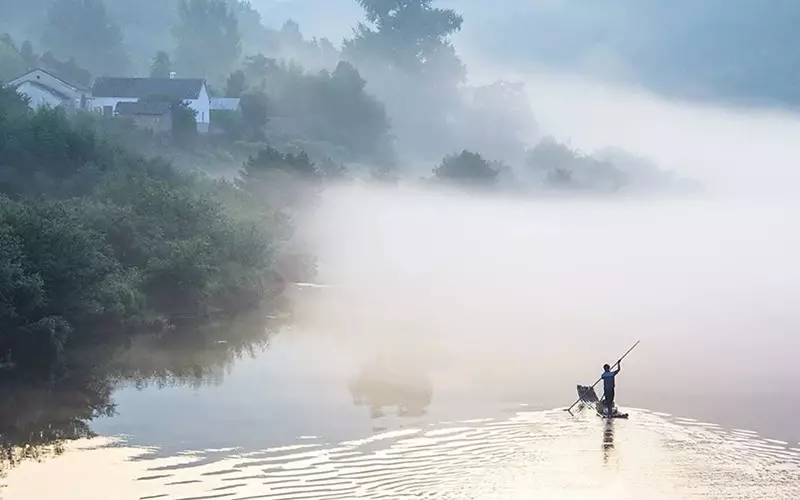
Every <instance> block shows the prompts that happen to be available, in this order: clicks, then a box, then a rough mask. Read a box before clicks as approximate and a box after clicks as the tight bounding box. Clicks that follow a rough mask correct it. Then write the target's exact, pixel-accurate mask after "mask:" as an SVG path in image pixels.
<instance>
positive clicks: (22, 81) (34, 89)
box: [7, 68, 90, 111]
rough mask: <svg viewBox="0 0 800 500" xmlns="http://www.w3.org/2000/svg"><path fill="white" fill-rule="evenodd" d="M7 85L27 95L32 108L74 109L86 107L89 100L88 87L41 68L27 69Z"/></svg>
mask: <svg viewBox="0 0 800 500" xmlns="http://www.w3.org/2000/svg"><path fill="white" fill-rule="evenodd" d="M7 85H8V86H10V87H12V88H14V89H16V90H17V92H19V93H20V94H22V95H24V96H26V97H28V99H30V106H31V107H32V108H34V109H36V108H40V107H43V106H49V107H51V108H57V107H62V108H64V109H66V110H69V111H74V110H76V109H86V108H87V107H88V102H89V100H90V92H89V89H88V88H86V87H83V86H82V85H79V84H76V83H72V82H68V81H66V80H64V79H63V78H60V77H58V76H56V75H54V74H52V73H50V72H48V71H46V70H43V69H41V68H36V69H33V70H31V71H28V72H27V73H25V74H24V75H21V76H19V77H17V78H15V79H13V80H11V81H10V82H8V84H7Z"/></svg>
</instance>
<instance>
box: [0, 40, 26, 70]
mask: <svg viewBox="0 0 800 500" xmlns="http://www.w3.org/2000/svg"><path fill="white" fill-rule="evenodd" d="M27 67H28V63H27V62H26V61H25V58H24V57H23V56H22V54H20V51H19V50H18V49H17V46H16V45H15V44H14V40H12V39H11V36H10V35H8V34H4V35H0V81H8V80H11V79H12V78H16V77H17V76H19V75H20V74H21V73H22V72H24V71H25V69H26V68H27Z"/></svg>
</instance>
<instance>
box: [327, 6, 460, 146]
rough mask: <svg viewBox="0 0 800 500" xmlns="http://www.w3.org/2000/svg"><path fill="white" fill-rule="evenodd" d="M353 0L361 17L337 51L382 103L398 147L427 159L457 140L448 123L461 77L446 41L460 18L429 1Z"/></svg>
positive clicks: (457, 27)
mask: <svg viewBox="0 0 800 500" xmlns="http://www.w3.org/2000/svg"><path fill="white" fill-rule="evenodd" d="M358 3H359V4H360V5H361V6H362V7H363V8H364V11H365V14H366V21H365V22H362V23H359V24H358V26H357V27H356V28H355V30H354V36H353V37H352V38H351V39H349V40H345V42H344V47H343V51H342V54H343V57H344V59H345V60H347V61H350V62H352V63H353V64H354V65H355V66H356V67H357V68H358V69H359V71H360V72H361V74H362V75H364V76H365V77H366V80H367V81H368V82H369V89H370V91H371V92H373V93H375V95H376V96H377V97H378V98H379V99H380V100H381V101H382V102H383V103H385V104H386V107H387V109H388V114H389V116H390V117H391V119H392V126H393V132H394V134H395V135H396V137H397V138H398V143H399V144H400V145H401V148H400V149H401V150H403V151H408V152H412V153H411V154H413V155H415V156H416V157H417V158H416V159H425V160H427V159H429V158H436V157H440V155H442V154H444V152H446V151H449V150H451V149H452V147H453V145H454V144H463V143H464V141H458V140H454V139H453V135H454V131H453V129H452V127H451V119H452V117H453V116H454V115H456V114H457V112H458V111H459V109H460V107H461V106H462V99H461V96H460V92H459V86H460V85H461V84H462V83H463V81H464V80H465V76H466V70H465V68H464V65H463V64H462V62H461V60H460V59H459V57H458V56H457V55H456V51H455V48H454V47H453V45H452V43H451V40H450V37H451V35H453V34H454V33H456V32H457V31H458V30H460V29H461V23H462V18H461V16H460V15H459V14H457V13H456V12H455V11H453V10H452V9H441V8H434V7H433V6H432V0H358ZM421 124H424V126H421Z"/></svg>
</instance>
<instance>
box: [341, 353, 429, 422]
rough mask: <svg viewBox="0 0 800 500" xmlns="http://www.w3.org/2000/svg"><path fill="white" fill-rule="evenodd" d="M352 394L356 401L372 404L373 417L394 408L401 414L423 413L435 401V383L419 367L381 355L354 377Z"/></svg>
mask: <svg viewBox="0 0 800 500" xmlns="http://www.w3.org/2000/svg"><path fill="white" fill-rule="evenodd" d="M350 394H351V395H352V397H353V403H354V404H356V405H360V406H368V407H369V409H370V416H371V417H372V418H380V417H383V416H385V415H386V414H387V412H388V411H391V410H392V409H393V410H394V411H395V412H396V415H397V416H399V417H421V416H423V415H425V413H426V412H427V409H428V406H430V404H431V400H432V399H433V387H432V385H431V382H430V380H429V379H428V377H427V376H426V375H425V374H423V373H420V372H419V370H418V369H415V368H413V367H409V366H402V365H400V366H398V364H397V363H394V364H392V363H391V362H388V363H387V360H386V359H383V358H378V359H376V360H375V361H374V362H372V363H371V364H369V365H368V366H365V367H364V368H362V370H361V371H360V372H359V374H358V375H357V376H356V377H355V378H354V379H353V380H352V382H351V383H350Z"/></svg>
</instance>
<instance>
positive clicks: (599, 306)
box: [0, 189, 800, 500]
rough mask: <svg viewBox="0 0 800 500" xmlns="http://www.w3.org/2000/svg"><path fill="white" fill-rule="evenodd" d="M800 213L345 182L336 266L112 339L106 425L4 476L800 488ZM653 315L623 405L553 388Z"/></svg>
mask: <svg viewBox="0 0 800 500" xmlns="http://www.w3.org/2000/svg"><path fill="white" fill-rule="evenodd" d="M796 214H797V211H796V210H795V209H794V208H792V206H791V205H774V204H773V205H769V204H768V205H765V204H760V203H759V204H739V203H735V204H733V203H727V202H726V203H712V202H699V201H689V202H687V201H686V200H676V201H663V200H662V201H660V202H657V203H654V202H647V203H641V202H636V201H630V202H614V203H609V202H602V201H599V202H591V203H574V202H570V203H563V202H553V203H538V204H531V203H527V202H520V201H503V202H499V201H497V200H485V201H474V200H466V199H463V198H460V197H448V196H440V195H430V194H424V193H408V192H402V191H400V192H393V193H390V194H386V193H374V192H370V191H362V190H358V189H355V190H353V189H350V190H347V191H344V192H342V193H336V192H333V193H331V194H329V195H328V196H327V197H326V199H325V200H323V203H322V206H321V207H320V210H319V212H317V213H316V214H315V215H314V216H313V217H312V218H311V219H310V220H309V221H308V222H307V224H306V227H307V228H308V230H307V232H306V233H304V234H301V235H299V239H300V240H303V243H304V244H305V245H308V246H310V247H312V248H314V249H315V252H316V253H317V254H318V255H320V283H324V286H309V285H296V286H293V287H292V289H291V290H290V291H289V300H290V304H291V307H290V311H289V313H290V314H288V315H287V316H286V317H283V316H281V317H280V318H271V317H267V313H261V315H255V317H251V318H248V319H247V321H245V322H243V323H242V324H236V323H234V324H231V325H228V326H227V327H226V328H227V330H225V331H219V330H216V331H214V332H213V333H208V332H206V333H204V334H203V335H201V338H202V340H200V341H197V340H195V341H193V342H191V343H186V342H178V341H175V340H173V341H170V342H164V341H159V340H157V339H140V340H139V341H137V342H135V343H134V344H133V345H132V346H130V348H126V349H121V350H119V351H115V354H114V355H113V362H111V363H110V365H111V366H110V367H108V369H107V373H106V375H107V379H108V380H111V385H110V386H109V388H110V390H111V391H112V392H111V398H112V400H113V402H114V403H115V404H116V406H115V408H114V409H113V411H111V412H106V413H107V414H108V415H106V416H101V415H96V416H95V418H93V419H91V420H85V422H88V428H89V429H90V430H91V431H92V432H94V433H96V434H97V435H98V437H96V438H93V439H78V440H75V441H67V442H64V443H61V444H59V445H58V446H56V447H53V446H52V445H51V446H44V447H41V448H39V449H38V451H37V453H38V458H39V460H32V459H29V460H21V461H19V462H18V463H17V464H16V465H15V466H14V467H11V468H9V467H8V466H6V474H5V477H4V478H2V479H0V484H3V486H4V487H3V488H2V489H0V496H2V498H5V499H10V500H17V499H51V498H59V499H65V500H72V499H95V498H96V499H108V498H120V499H129V498H130V499H148V498H163V499H172V500H174V499H183V500H188V499H206V498H225V499H237V500H244V499H255V498H265V499H284V500H285V499H301V498H302V499H335V498H341V499H346V498H385V499H400V498H418V497H423V498H425V497H427V498H452V499H473V498H474V499H494V498H497V499H501V498H502V499H515V498H556V499H571V498H586V497H588V496H589V495H592V496H593V497H599V498H615V499H619V498H631V499H639V498H720V499H730V498H742V499H756V498H798V496H800V426H798V425H797V423H796V418H795V414H794V408H797V407H798V406H800V399H799V398H800V394H798V392H797V391H796V388H795V384H796V381H797V380H799V379H800V378H799V377H800V369H799V368H798V367H797V363H796V362H795V359H796V357H797V354H798V353H800V348H799V347H800V344H799V342H800V341H799V340H798V338H797V335H796V331H797V328H798V326H800V319H798V313H797V311H796V298H797V297H798V296H800V293H798V292H800V271H798V266H796V265H794V259H795V256H796V255H798V253H799V251H800V240H799V239H798V235H797V233H796V230H795V228H794V226H793V222H792V220H796V219H793V218H792V216H794V215H796ZM637 338H641V339H642V345H641V346H640V347H639V348H638V349H637V351H635V352H634V353H633V354H632V355H631V357H630V359H629V360H628V361H626V362H625V363H624V364H623V372H622V374H621V375H620V379H619V382H618V384H619V388H618V403H619V404H620V405H621V406H622V407H624V408H626V409H628V411H629V412H630V413H631V418H630V420H628V421H616V422H608V423H607V422H604V421H603V420H601V419H599V418H597V417H596V416H594V415H593V414H591V413H590V412H584V413H582V414H580V415H578V416H576V417H570V416H569V415H568V414H567V413H565V412H563V411H561V410H557V409H556V410H554V409H555V408H562V407H564V406H566V405H568V404H569V403H571V402H572V400H573V399H574V392H575V384H578V383H589V382H592V381H594V380H595V379H596V378H597V376H598V375H599V370H600V368H599V367H600V366H601V365H602V363H604V362H606V361H614V360H615V356H617V355H619V354H621V352H623V351H624V350H625V349H626V348H627V347H628V345H629V344H630V343H632V342H633V341H634V340H636V339H637ZM88 387H91V388H92V390H91V391H88V389H87V388H88ZM70 390H73V389H70ZM87 392H89V393H91V394H95V395H96V394H98V393H102V390H100V389H96V386H95V385H92V384H88V383H87V384H84V385H83V386H82V389H81V390H80V391H78V390H74V394H73V393H72V392H69V391H67V390H66V389H65V391H64V394H66V396H64V395H63V394H62V396H63V397H64V398H65V399H66V400H70V401H72V402H73V403H74V402H75V401H77V400H80V401H85V400H90V399H91V398H87V396H86V394H87ZM48 397H50V396H48ZM75 404H76V405H78V404H77V403H75ZM78 406H79V405H78ZM58 408H61V406H58ZM645 408H646V409H645ZM43 413H44V414H46V415H45V416H48V417H49V416H51V415H50V414H51V413H56V411H55V410H53V409H52V408H51V409H50V410H48V411H46V412H43ZM64 413H65V414H66V411H64ZM96 413H102V412H96ZM39 417H41V415H39ZM68 417H69V416H68V415H67V416H66V417H64V418H62V419H60V420H58V422H60V424H61V425H65V424H64V422H67V423H69V425H73V423H72V421H70V420H69V418H68ZM54 418H55V417H54ZM45 420H46V419H45ZM51 427H52V425H51ZM77 435H80V433H77ZM29 455H34V453H29Z"/></svg>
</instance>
